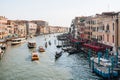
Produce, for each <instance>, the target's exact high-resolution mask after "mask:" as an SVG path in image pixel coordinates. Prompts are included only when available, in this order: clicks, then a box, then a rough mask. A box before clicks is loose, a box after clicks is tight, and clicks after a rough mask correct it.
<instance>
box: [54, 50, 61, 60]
mask: <svg viewBox="0 0 120 80" xmlns="http://www.w3.org/2000/svg"><path fill="white" fill-rule="evenodd" d="M61 55H62V51H61V52H56V54H55V59H58V58H59V57H60V56H61Z"/></svg>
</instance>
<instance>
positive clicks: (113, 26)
mask: <svg viewBox="0 0 120 80" xmlns="http://www.w3.org/2000/svg"><path fill="white" fill-rule="evenodd" d="M113 31H114V23H113Z"/></svg>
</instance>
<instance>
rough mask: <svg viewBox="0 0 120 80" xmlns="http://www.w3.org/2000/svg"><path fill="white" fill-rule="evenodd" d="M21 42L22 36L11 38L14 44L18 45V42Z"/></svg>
mask: <svg viewBox="0 0 120 80" xmlns="http://www.w3.org/2000/svg"><path fill="white" fill-rule="evenodd" d="M20 43H21V39H20V38H15V39H12V40H11V44H12V45H16V44H20Z"/></svg>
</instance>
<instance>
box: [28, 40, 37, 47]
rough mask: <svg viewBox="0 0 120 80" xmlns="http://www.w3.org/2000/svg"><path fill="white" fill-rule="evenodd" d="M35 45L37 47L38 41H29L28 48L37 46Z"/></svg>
mask: <svg viewBox="0 0 120 80" xmlns="http://www.w3.org/2000/svg"><path fill="white" fill-rule="evenodd" d="M35 47H36V42H34V41H31V42H28V48H35Z"/></svg>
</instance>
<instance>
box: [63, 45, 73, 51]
mask: <svg viewBox="0 0 120 80" xmlns="http://www.w3.org/2000/svg"><path fill="white" fill-rule="evenodd" d="M71 49H72V47H71V46H68V47H62V50H64V51H69V50H71Z"/></svg>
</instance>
